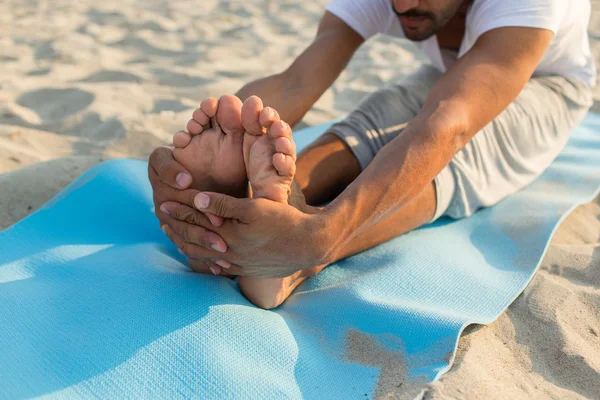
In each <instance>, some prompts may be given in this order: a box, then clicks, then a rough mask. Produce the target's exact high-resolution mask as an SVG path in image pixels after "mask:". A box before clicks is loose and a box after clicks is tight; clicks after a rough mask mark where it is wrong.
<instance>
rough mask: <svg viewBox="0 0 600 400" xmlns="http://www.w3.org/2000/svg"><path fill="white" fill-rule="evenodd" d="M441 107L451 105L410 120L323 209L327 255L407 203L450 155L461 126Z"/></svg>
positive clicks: (425, 184)
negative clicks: (327, 231)
mask: <svg viewBox="0 0 600 400" xmlns="http://www.w3.org/2000/svg"><path fill="white" fill-rule="evenodd" d="M445 107H451V106H450V105H448V106H442V107H440V108H439V109H438V110H437V112H434V113H432V115H429V116H422V117H417V118H415V119H414V120H412V121H411V122H410V123H409V124H408V125H407V127H406V128H405V130H404V132H403V133H402V134H401V135H399V136H398V137H397V138H396V139H394V140H393V141H392V142H390V143H389V144H388V145H386V146H385V147H384V148H383V149H382V150H381V151H380V152H379V153H378V154H377V156H376V157H375V159H374V160H373V162H371V164H370V165H369V166H368V167H367V168H366V169H365V170H364V171H363V172H362V173H361V174H360V175H359V177H358V178H357V179H356V180H355V181H354V182H353V183H352V184H351V185H349V186H348V187H347V188H346V190H345V191H344V192H343V193H342V194H341V195H340V196H338V197H337V198H336V199H335V200H334V201H333V202H332V203H331V204H329V206H327V207H326V208H325V209H324V211H323V213H322V215H321V218H325V219H326V220H327V225H328V226H329V227H330V229H331V231H332V235H331V239H332V240H334V241H335V242H334V243H331V250H332V252H333V254H329V255H328V258H337V257H338V253H340V252H342V251H343V249H344V248H346V247H347V246H348V245H349V244H351V242H352V241H353V240H354V239H355V238H357V237H359V236H360V235H361V234H362V233H364V232H365V231H367V230H368V229H369V228H371V227H372V226H374V225H375V224H377V223H378V222H380V221H382V220H384V219H386V218H388V217H390V216H391V215H392V214H394V213H396V212H397V211H398V210H400V209H401V208H403V207H405V206H407V205H408V204H409V203H410V202H411V201H412V200H413V199H414V198H415V197H417V196H418V195H419V193H421V191H423V189H424V188H425V187H426V186H427V185H428V184H430V183H431V182H432V181H433V179H434V178H435V176H436V175H437V174H438V173H439V172H440V171H441V170H442V169H443V168H444V166H445V165H446V164H448V162H449V161H450V160H451V159H452V157H453V156H454V154H455V152H456V148H457V144H456V137H457V136H460V134H461V131H462V130H463V127H462V122H461V121H460V119H459V118H454V117H452V116H451V114H449V113H448V112H447V111H445V110H444V108H445ZM423 222H426V221H423Z"/></svg>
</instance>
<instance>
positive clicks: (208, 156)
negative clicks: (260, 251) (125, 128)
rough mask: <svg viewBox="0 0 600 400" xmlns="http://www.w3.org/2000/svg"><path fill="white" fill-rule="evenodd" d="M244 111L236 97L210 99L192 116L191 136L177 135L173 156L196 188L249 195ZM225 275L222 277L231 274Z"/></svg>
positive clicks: (195, 265)
mask: <svg viewBox="0 0 600 400" xmlns="http://www.w3.org/2000/svg"><path fill="white" fill-rule="evenodd" d="M241 109H242V101H241V100H240V99H238V98H237V97H236V96H223V97H221V98H220V99H219V100H217V99H215V98H209V99H206V100H204V101H203V102H202V104H201V105H200V107H199V108H198V109H197V110H196V111H194V113H193V114H192V119H191V120H190V121H189V122H188V124H187V130H188V132H189V133H188V132H183V131H180V132H177V133H176V134H175V135H174V136H173V145H174V146H175V149H173V157H174V158H175V160H176V161H177V162H179V163H180V164H181V165H182V166H183V167H184V168H185V169H187V170H188V172H190V173H191V175H192V185H191V187H192V188H194V189H197V190H206V191H213V192H220V193H225V194H228V195H231V196H235V197H247V196H248V178H247V174H246V166H245V164H244V157H243V153H242V145H243V139H244V127H243V126H242V117H241ZM209 217H211V220H212V219H213V218H217V217H214V216H209ZM188 262H189V264H190V266H191V267H192V269H193V270H194V271H196V272H201V273H211V271H210V267H211V266H212V267H213V268H215V267H216V266H215V265H212V263H206V262H203V261H198V260H192V259H188ZM224 272H225V273H224V274H222V275H227V274H226V272H227V271H226V270H224Z"/></svg>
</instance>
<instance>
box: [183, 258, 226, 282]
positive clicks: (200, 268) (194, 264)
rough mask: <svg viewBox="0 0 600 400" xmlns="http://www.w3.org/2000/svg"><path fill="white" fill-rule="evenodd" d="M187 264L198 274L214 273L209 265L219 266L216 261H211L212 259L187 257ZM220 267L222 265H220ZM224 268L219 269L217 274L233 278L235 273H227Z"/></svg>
mask: <svg viewBox="0 0 600 400" xmlns="http://www.w3.org/2000/svg"><path fill="white" fill-rule="evenodd" d="M187 261H188V265H189V267H190V269H191V270H192V271H193V272H195V273H198V274H203V275H214V273H213V272H212V271H211V270H210V267H211V266H220V265H219V264H217V263H218V261H217V262H215V263H213V262H212V261H210V260H208V261H205V260H193V259H191V258H188V260H187ZM221 268H222V267H221ZM226 271H227V270H226V269H221V271H220V272H219V276H224V277H226V278H235V275H231V274H228V273H227V272H226Z"/></svg>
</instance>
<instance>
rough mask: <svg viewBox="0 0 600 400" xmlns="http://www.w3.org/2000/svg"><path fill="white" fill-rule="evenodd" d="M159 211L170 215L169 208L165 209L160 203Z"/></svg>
mask: <svg viewBox="0 0 600 400" xmlns="http://www.w3.org/2000/svg"><path fill="white" fill-rule="evenodd" d="M160 211H162V212H164V213H165V214H167V215H171V214H169V210H167V209H166V208H165V206H163V205H161V206H160Z"/></svg>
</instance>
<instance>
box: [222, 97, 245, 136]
mask: <svg viewBox="0 0 600 400" xmlns="http://www.w3.org/2000/svg"><path fill="white" fill-rule="evenodd" d="M217 122H218V123H219V125H220V126H221V129H222V130H223V132H225V134H239V135H241V134H243V133H244V127H243V126H242V101H241V100H240V99H239V98H238V97H237V96H232V95H225V96H221V98H220V99H219V109H218V110H217Z"/></svg>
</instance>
